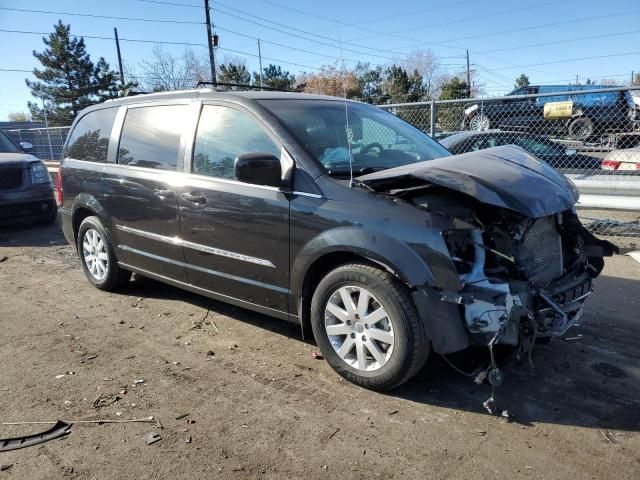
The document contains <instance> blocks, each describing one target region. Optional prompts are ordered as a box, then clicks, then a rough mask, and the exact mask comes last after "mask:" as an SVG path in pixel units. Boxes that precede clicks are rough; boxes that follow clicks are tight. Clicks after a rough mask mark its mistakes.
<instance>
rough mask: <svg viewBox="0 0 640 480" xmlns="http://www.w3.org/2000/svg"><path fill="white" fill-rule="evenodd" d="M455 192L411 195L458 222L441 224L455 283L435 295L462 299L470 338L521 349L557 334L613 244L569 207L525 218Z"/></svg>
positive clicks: (572, 318)
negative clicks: (466, 202) (458, 286)
mask: <svg viewBox="0 0 640 480" xmlns="http://www.w3.org/2000/svg"><path fill="white" fill-rule="evenodd" d="M461 200H462V199H459V198H458V199H457V198H456V195H455V194H453V195H447V196H443V195H442V192H434V193H431V194H426V195H421V196H418V197H416V198H414V199H413V202H415V203H416V204H418V205H420V206H421V207H423V208H428V209H430V210H432V211H438V212H441V213H442V214H444V215H447V216H450V217H452V218H455V219H456V220H457V221H461V222H459V225H460V227H465V228H456V229H452V230H447V231H445V232H443V237H444V240H445V242H446V245H447V248H448V251H449V253H450V255H451V260H452V262H453V263H454V265H455V268H456V271H457V272H458V274H459V276H460V280H461V285H462V289H461V290H460V291H459V292H453V293H454V294H453V295H451V294H450V293H449V294H448V293H445V294H444V295H443V298H442V299H443V300H445V301H450V302H456V303H459V304H460V305H461V306H462V308H463V314H464V320H465V323H466V327H467V329H468V332H469V336H470V341H471V344H472V345H487V344H488V343H489V342H490V341H492V340H493V342H494V343H501V344H508V345H513V346H516V347H518V348H519V349H521V350H522V351H528V350H529V349H530V347H531V345H533V343H534V342H535V341H536V339H539V338H549V337H553V336H560V335H563V334H564V333H565V332H566V331H567V330H568V329H569V328H570V327H571V326H572V325H574V324H575V323H576V322H577V321H578V320H579V319H580V317H581V315H582V308H583V305H584V302H585V300H586V298H587V297H588V296H589V295H590V294H591V292H592V280H593V278H595V277H596V276H597V275H598V274H599V273H600V271H601V270H602V267H603V266H604V261H603V260H602V257H603V256H607V255H611V254H612V253H613V251H614V250H615V247H614V246H613V245H611V244H609V243H608V242H605V241H601V240H598V239H596V238H595V237H594V236H593V235H591V234H590V233H589V232H588V231H587V230H586V229H585V228H584V227H583V226H582V224H581V223H580V221H579V219H578V217H577V215H576V214H575V212H574V211H572V210H566V211H563V212H560V213H556V214H553V215H548V216H544V217H540V218H530V217H526V216H524V215H521V214H519V213H517V212H512V211H509V210H507V209H503V208H496V207H492V206H488V205H482V204H476V205H474V207H473V208H471V207H468V206H465V205H464V203H462V201H461Z"/></svg>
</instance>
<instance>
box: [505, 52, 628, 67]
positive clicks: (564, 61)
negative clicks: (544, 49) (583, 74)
mask: <svg viewBox="0 0 640 480" xmlns="http://www.w3.org/2000/svg"><path fill="white" fill-rule="evenodd" d="M630 55H640V51H636V52H623V53H610V54H608V55H595V56H592V57H581V58H567V59H563V60H553V61H550V62H540V63H531V64H528V65H514V66H512V67H500V68H495V69H494V70H510V69H512V68H526V67H537V66H538V65H553V64H557V63H567V62H580V61H583V60H596V59H599V58H610V57H626V56H630Z"/></svg>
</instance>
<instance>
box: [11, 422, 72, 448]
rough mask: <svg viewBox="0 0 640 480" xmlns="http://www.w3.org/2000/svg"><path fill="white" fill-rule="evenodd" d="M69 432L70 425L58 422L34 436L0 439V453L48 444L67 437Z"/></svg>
mask: <svg viewBox="0 0 640 480" xmlns="http://www.w3.org/2000/svg"><path fill="white" fill-rule="evenodd" d="M69 432H71V424H70V423H66V422H63V421H62V420H58V421H57V422H55V424H54V426H53V427H51V428H50V429H49V430H47V431H45V432H42V433H36V434H34V435H25V436H24V437H15V438H2V439H0V452H8V451H9V450H17V449H19V448H26V447H31V446H33V445H39V444H40V443H44V442H48V441H49V440H54V439H56V438H59V437H62V436H63V435H67V434H68V433H69Z"/></svg>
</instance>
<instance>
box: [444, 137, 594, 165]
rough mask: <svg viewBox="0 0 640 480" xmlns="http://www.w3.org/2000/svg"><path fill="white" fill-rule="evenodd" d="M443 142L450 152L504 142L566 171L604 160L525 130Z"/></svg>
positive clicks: (479, 148) (454, 138) (495, 145)
mask: <svg viewBox="0 0 640 480" xmlns="http://www.w3.org/2000/svg"><path fill="white" fill-rule="evenodd" d="M440 144H441V145H443V146H444V147H446V148H447V149H448V150H449V151H450V152H451V153H456V154H457V153H466V152H475V151H478V150H484V149H485V148H493V147H499V146H502V145H517V146H519V147H522V148H524V149H525V150H526V151H527V152H529V153H531V154H532V155H535V157H536V158H538V159H540V160H542V161H543V162H546V163H548V164H549V165H551V166H552V167H553V168H557V169H559V170H560V171H562V172H563V173H570V171H573V170H580V171H584V170H599V169H600V164H601V160H600V159H598V158H594V157H590V156H588V155H582V154H579V153H577V152H576V150H574V149H568V148H566V147H565V146H564V145H562V144H560V143H556V142H554V141H552V140H550V139H549V138H548V137H546V136H544V135H534V134H530V133H522V132H505V131H502V130H489V131H485V132H471V131H467V132H460V133H456V134H454V135H451V136H448V137H446V138H443V139H442V140H440Z"/></svg>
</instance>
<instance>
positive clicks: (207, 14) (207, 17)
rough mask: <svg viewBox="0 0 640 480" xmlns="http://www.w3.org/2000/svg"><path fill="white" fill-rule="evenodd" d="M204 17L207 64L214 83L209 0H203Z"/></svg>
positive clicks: (214, 67) (214, 71)
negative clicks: (207, 46) (205, 23)
mask: <svg viewBox="0 0 640 480" xmlns="http://www.w3.org/2000/svg"><path fill="white" fill-rule="evenodd" d="M204 18H205V20H206V22H207V43H208V45H209V64H210V65H211V82H212V83H213V84H214V85H216V57H215V56H214V54H213V36H212V35H211V15H210V12H209V0H204Z"/></svg>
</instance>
